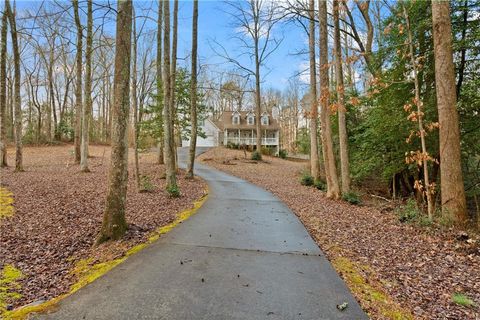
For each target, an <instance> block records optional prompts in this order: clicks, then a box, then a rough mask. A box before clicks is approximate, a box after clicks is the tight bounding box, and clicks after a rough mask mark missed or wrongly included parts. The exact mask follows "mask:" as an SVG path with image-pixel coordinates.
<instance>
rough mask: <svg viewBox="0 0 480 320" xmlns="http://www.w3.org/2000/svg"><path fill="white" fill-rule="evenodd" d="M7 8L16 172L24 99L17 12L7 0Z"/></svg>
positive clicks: (20, 166)
mask: <svg viewBox="0 0 480 320" xmlns="http://www.w3.org/2000/svg"><path fill="white" fill-rule="evenodd" d="M5 7H6V11H7V15H8V20H9V22H10V34H11V36H12V47H13V64H14V69H15V83H14V89H15V102H14V109H15V171H17V172H19V171H23V155H22V98H21V93H20V85H21V78H20V77H21V74H20V50H19V48H18V37H17V24H16V21H15V12H13V11H12V8H10V1H9V0H5Z"/></svg>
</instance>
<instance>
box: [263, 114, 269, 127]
mask: <svg viewBox="0 0 480 320" xmlns="http://www.w3.org/2000/svg"><path fill="white" fill-rule="evenodd" d="M262 125H263V126H268V116H262Z"/></svg>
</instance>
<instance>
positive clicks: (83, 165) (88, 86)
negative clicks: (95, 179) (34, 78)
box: [80, 0, 93, 172]
mask: <svg viewBox="0 0 480 320" xmlns="http://www.w3.org/2000/svg"><path fill="white" fill-rule="evenodd" d="M92 40H93V10H92V0H88V1H87V47H86V49H85V94H84V98H85V103H84V105H83V112H82V143H81V152H80V155H81V157H80V170H81V171H82V172H89V171H90V169H89V168H88V144H89V142H88V140H89V133H90V117H91V112H92Z"/></svg>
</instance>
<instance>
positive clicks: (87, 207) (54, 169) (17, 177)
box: [0, 145, 206, 307]
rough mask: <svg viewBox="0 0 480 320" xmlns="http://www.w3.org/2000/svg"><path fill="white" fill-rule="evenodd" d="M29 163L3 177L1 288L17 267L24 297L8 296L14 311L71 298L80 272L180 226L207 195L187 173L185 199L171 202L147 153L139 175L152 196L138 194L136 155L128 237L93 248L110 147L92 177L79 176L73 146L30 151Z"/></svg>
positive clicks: (97, 151) (100, 149)
mask: <svg viewBox="0 0 480 320" xmlns="http://www.w3.org/2000/svg"><path fill="white" fill-rule="evenodd" d="M23 156H24V168H25V172H21V173H14V172H13V169H14V168H13V167H12V166H10V167H8V168H5V169H1V171H0V177H1V179H0V182H1V185H0V188H1V189H0V191H2V192H1V194H0V196H1V197H0V209H2V210H1V211H0V243H1V245H0V276H2V277H1V278H0V285H2V286H4V284H5V283H2V281H4V280H6V281H8V277H9V276H10V278H11V277H12V275H15V272H13V273H12V270H10V271H9V272H6V271H5V268H4V267H5V266H7V265H12V266H13V267H15V268H16V269H18V270H20V271H21V274H22V275H21V277H20V280H18V285H19V286H18V288H15V291H16V292H17V293H19V294H20V295H21V297H20V298H18V297H15V296H10V298H17V299H15V300H14V302H13V307H18V306H21V305H25V304H28V303H31V302H34V301H39V300H48V299H51V298H53V297H56V296H59V295H61V294H63V293H66V292H68V291H69V290H70V289H71V286H72V284H74V283H75V282H76V281H77V280H78V277H79V274H78V272H76V271H75V270H77V271H78V270H79V268H85V267H87V265H93V264H96V263H101V262H104V261H111V260H113V259H117V258H120V257H122V256H124V255H125V254H126V253H127V251H128V250H129V249H131V248H133V247H134V246H136V245H137V244H140V243H144V242H146V241H148V239H149V237H150V236H151V235H152V233H154V232H155V231H156V230H158V229H159V228H160V227H162V226H165V225H167V224H169V223H171V222H172V221H174V220H175V218H176V217H177V214H178V213H179V212H181V211H183V210H187V209H191V208H192V207H193V203H194V202H195V201H196V200H198V199H200V198H201V197H202V196H203V195H204V193H205V190H206V183H205V182H204V181H203V180H201V179H199V178H195V179H194V180H187V179H184V172H183V171H182V172H180V174H179V179H178V183H179V186H180V190H181V196H180V197H179V198H171V197H169V196H168V194H167V193H166V192H165V191H164V189H165V179H164V167H163V166H160V165H157V164H155V155H154V154H153V153H141V154H140V170H141V174H143V175H147V176H148V177H149V178H150V181H149V184H150V186H151V187H152V188H153V190H151V191H150V192H144V193H139V192H137V191H136V186H135V181H134V177H133V152H131V154H130V157H129V161H130V172H129V184H128V194H127V208H126V218H127V222H128V223H129V230H128V233H127V235H126V236H125V238H124V239H123V240H121V241H118V242H111V243H106V244H103V245H101V246H98V247H95V246H93V244H94V242H95V238H96V236H97V234H98V232H99V230H100V227H101V223H102V215H103V210H104V205H105V197H106V190H107V173H108V167H109V162H110V147H107V146H91V147H90V157H89V168H90V170H91V172H90V173H81V172H80V171H79V166H78V165H75V164H74V157H73V146H72V145H61V146H48V147H25V148H24V155H23ZM8 161H9V164H11V165H12V164H14V150H9V158H8ZM7 190H8V191H7ZM10 193H13V196H12V195H10ZM11 198H13V201H14V202H13V209H14V211H10V212H9V211H8V210H7V209H5V208H10V206H9V202H11ZM9 199H10V200H9ZM3 202H4V203H3ZM1 203H3V206H2V205H1ZM2 213H3V214H2ZM12 214H13V215H12ZM2 215H3V217H2ZM2 269H3V273H2V272H1V271H2ZM8 273H10V274H8ZM10 280H11V279H10ZM4 291H5V290H4ZM2 294H7V292H3V291H2V287H1V286H0V298H1V295H2ZM0 300H1V299H0ZM0 307H1V306H0ZM4 307H5V306H4Z"/></svg>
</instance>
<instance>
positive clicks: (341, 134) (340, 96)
mask: <svg viewBox="0 0 480 320" xmlns="http://www.w3.org/2000/svg"><path fill="white" fill-rule="evenodd" d="M342 3H343V0H336V1H334V2H333V21H334V28H335V30H334V44H335V50H334V54H335V77H336V82H337V108H338V138H339V143H340V168H341V173H342V193H347V192H349V191H350V162H349V158H348V135H347V121H346V119H345V118H346V107H345V86H344V83H343V66H342V63H343V62H342V45H341V42H340V17H339V9H340V8H339V6H340V5H341V4H342Z"/></svg>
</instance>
